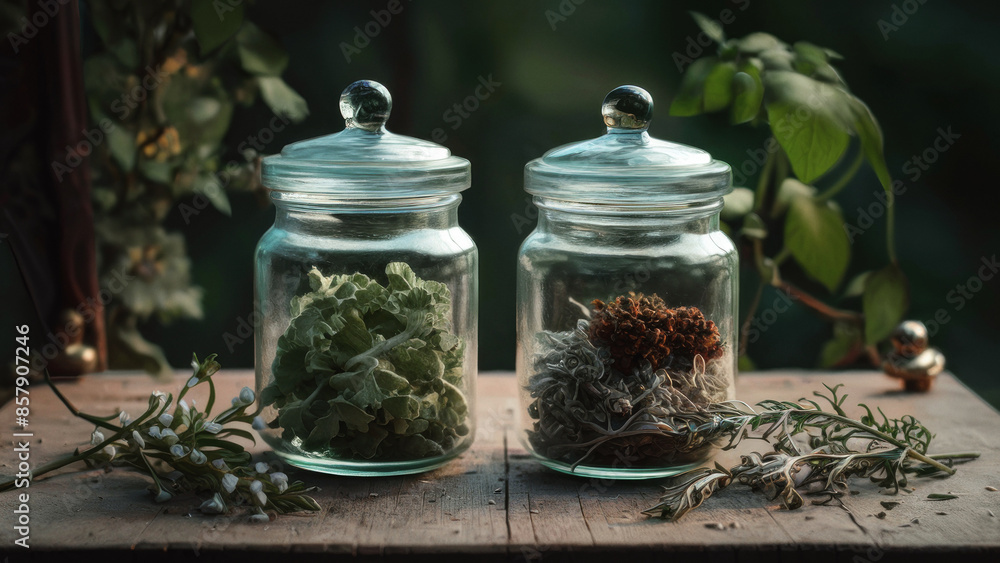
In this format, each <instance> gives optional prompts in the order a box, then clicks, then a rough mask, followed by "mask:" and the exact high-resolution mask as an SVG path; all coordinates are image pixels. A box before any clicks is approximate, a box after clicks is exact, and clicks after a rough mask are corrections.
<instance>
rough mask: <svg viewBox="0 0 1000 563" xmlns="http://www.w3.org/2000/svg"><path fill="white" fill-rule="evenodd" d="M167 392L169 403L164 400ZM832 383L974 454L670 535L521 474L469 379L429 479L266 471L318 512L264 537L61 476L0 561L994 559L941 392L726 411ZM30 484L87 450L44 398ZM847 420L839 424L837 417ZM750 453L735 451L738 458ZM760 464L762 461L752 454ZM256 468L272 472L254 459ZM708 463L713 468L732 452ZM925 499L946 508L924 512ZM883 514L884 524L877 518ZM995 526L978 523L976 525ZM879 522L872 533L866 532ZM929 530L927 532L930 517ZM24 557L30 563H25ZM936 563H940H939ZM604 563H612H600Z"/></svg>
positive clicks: (106, 399)
mask: <svg viewBox="0 0 1000 563" xmlns="http://www.w3.org/2000/svg"><path fill="white" fill-rule="evenodd" d="M183 381H184V375H178V379H177V380H176V381H175V382H174V383H173V384H172V385H171V386H170V387H171V388H173V387H177V386H179V385H181V384H182V382H183ZM216 381H217V384H218V387H219V392H220V400H225V399H226V398H228V397H231V396H234V395H236V393H237V392H238V390H239V388H240V387H242V386H244V385H252V384H253V374H252V373H250V372H244V371H227V372H223V373H220V374H218V375H217V376H216ZM822 383H827V384H830V385H833V384H837V383H843V384H844V386H845V389H846V391H847V393H848V394H849V395H850V396H849V397H848V399H847V404H848V405H854V404H856V403H858V402H867V403H870V404H877V405H880V406H881V407H882V408H883V410H884V411H885V413H886V414H887V415H889V416H901V415H903V414H912V415H914V416H916V417H917V418H919V419H921V420H922V421H923V422H924V423H925V424H926V425H927V426H928V427H930V428H931V430H932V431H934V432H936V433H937V437H936V439H935V443H934V445H933V447H932V450H933V451H935V452H942V451H944V450H947V451H968V450H977V451H980V452H982V454H983V455H982V458H981V459H979V460H977V461H975V462H972V463H968V464H964V465H962V466H961V467H960V469H959V471H958V473H957V474H956V475H955V476H953V477H949V478H947V479H923V480H919V479H918V480H911V482H910V485H911V486H912V487H913V488H914V490H912V491H909V492H906V493H902V494H900V495H898V496H886V495H885V494H883V493H882V492H881V491H880V490H879V489H878V488H877V487H876V486H875V485H873V484H872V483H868V482H862V481H855V482H854V483H853V484H852V489H853V491H854V492H855V494H851V495H849V496H847V497H845V498H844V499H843V506H842V507H841V506H835V505H830V506H813V505H807V506H805V507H803V508H802V509H800V510H796V511H787V510H782V509H780V508H779V507H778V506H777V505H776V503H772V502H769V501H768V500H767V499H765V498H763V497H760V496H757V495H754V494H751V493H750V492H748V491H745V490H742V489H733V490H728V491H723V492H722V493H720V494H719V495H717V496H715V497H713V498H711V499H709V501H707V502H706V503H705V505H704V506H702V507H701V508H699V509H697V510H695V511H693V512H691V513H690V514H688V515H687V516H686V517H685V518H683V519H682V520H681V521H680V522H677V523H666V522H662V521H659V520H651V519H647V518H645V517H644V516H642V515H641V510H642V509H644V508H646V507H648V506H650V505H651V504H653V503H654V502H655V499H656V497H657V496H658V493H659V490H660V488H659V484H658V482H656V481H618V482H613V481H610V480H600V479H586V478H580V477H573V476H567V475H562V474H560V473H556V472H554V471H551V470H549V469H546V468H544V467H542V466H541V465H539V464H538V463H536V462H534V461H533V460H532V459H531V457H530V456H529V455H528V454H527V452H526V451H525V450H524V449H523V447H522V445H521V444H520V442H519V440H518V437H519V434H520V431H519V430H518V427H517V425H516V422H515V419H516V417H517V416H518V413H519V410H520V407H519V405H518V403H517V399H516V384H515V381H514V378H513V377H512V375H511V374H499V373H495V374H487V375H482V376H480V378H479V384H478V387H479V392H478V406H477V408H478V428H477V436H476V441H475V444H474V445H473V447H472V448H471V449H470V450H469V451H468V452H466V453H465V454H463V455H462V456H461V457H460V458H459V459H457V460H455V461H454V462H452V463H450V464H448V465H447V466H445V467H443V468H440V469H438V470H435V471H432V472H429V473H425V474H421V475H414V476H405V477H383V478H348V477H334V476H329V475H320V474H313V473H309V472H306V471H302V470H297V469H294V468H291V467H285V468H283V469H284V470H285V471H286V472H287V473H288V474H289V475H290V477H291V478H292V479H301V480H304V481H306V482H308V483H310V484H315V485H318V486H319V487H320V488H321V491H320V492H319V493H317V494H316V495H315V497H316V499H317V501H318V502H319V503H320V505H321V506H322V508H323V510H322V512H320V513H318V514H308V515H285V516H281V517H279V518H277V519H276V520H274V521H272V522H270V523H268V524H264V525H255V524H251V523H249V522H248V521H247V518H246V514H243V513H239V512H237V513H234V514H233V515H231V516H205V515H202V514H200V513H199V512H198V511H197V507H198V505H199V504H200V502H201V499H199V498H196V497H194V496H186V497H180V498H175V499H173V500H172V501H170V502H168V503H166V504H162V505H157V504H154V503H153V502H152V501H151V499H150V497H149V494H148V493H147V492H146V490H145V488H146V486H148V485H149V481H148V480H147V479H146V478H145V477H143V476H141V475H139V474H137V473H134V472H131V471H128V470H125V469H114V470H113V471H111V472H105V471H103V470H86V469H82V470H81V468H80V467H71V468H64V469H62V470H60V471H58V472H57V473H55V474H54V475H50V476H47V477H46V478H43V479H41V480H38V481H35V482H33V483H32V484H31V487H30V488H29V489H27V492H28V493H30V495H31V498H30V509H31V512H30V515H31V540H30V541H31V546H32V548H31V549H30V550H23V549H21V548H17V547H16V546H14V547H11V546H12V542H13V540H14V538H15V533H14V531H13V527H12V526H13V522H14V514H13V511H14V509H15V508H16V505H17V504H18V503H17V502H16V500H17V499H16V495H15V494H13V493H6V494H3V495H0V522H2V523H3V525H0V546H2V547H0V549H2V550H3V551H4V552H8V553H10V556H11V561H22V560H54V559H57V558H58V559H64V558H65V555H66V554H67V553H84V552H86V553H88V554H90V555H98V554H106V555H108V556H111V557H114V558H115V560H116V561H117V560H121V559H122V558H123V557H124V558H126V559H127V560H142V561H143V562H144V563H149V562H151V561H156V560H160V559H163V560H170V559H173V558H174V557H176V556H180V555H183V554H188V555H191V554H195V555H201V554H206V555H210V556H211V557H212V559H213V560H220V561H228V560H232V561H236V560H241V561H246V560H247V559H246V558H247V556H248V555H252V554H271V555H273V556H279V555H280V554H282V553H284V554H288V555H294V557H295V559H296V560H297V561H306V560H320V559H322V560H324V561H329V560H331V558H332V559H334V560H336V559H340V558H344V559H349V560H406V561H409V562H412V561H422V560H428V561H430V560H435V561H439V560H441V559H442V558H448V557H454V558H455V559H456V560H459V559H461V560H468V556H469V555H473V554H474V555H475V556H476V559H477V560H482V561H494V560H496V561H506V560H518V561H536V560H545V561H560V560H566V561H584V560H587V561H589V560H592V561H603V562H608V559H609V557H614V558H615V559H616V560H617V559H622V558H628V559H629V560H630V563H631V560H635V561H644V560H663V558H664V557H665V556H667V554H672V555H671V557H674V556H680V555H682V554H689V555H696V556H697V557H698V559H699V560H702V561H736V560H739V561H754V560H767V561H776V560H786V559H787V560H801V559H802V558H803V557H808V558H809V560H810V561H852V562H855V561H857V562H862V561H869V562H871V563H875V562H881V561H893V560H907V561H914V560H920V559H923V558H930V557H940V556H941V555H942V554H951V555H953V556H961V557H962V558H963V563H964V561H965V560H970V559H972V560H975V559H979V558H990V559H992V558H993V557H994V556H996V555H1000V492H990V491H988V490H986V487H988V486H992V487H997V488H1000V470H998V465H997V459H998V455H1000V413H997V412H996V411H995V410H993V409H992V408H991V407H990V406H989V405H987V404H986V403H985V402H983V401H982V400H981V399H979V398H978V397H976V396H975V395H974V394H972V393H971V392H970V391H969V390H968V389H966V388H965V387H964V386H963V385H962V384H961V383H959V382H958V381H957V380H956V379H954V378H953V377H951V376H949V375H944V376H941V377H939V380H938V382H937V383H936V386H935V389H934V390H933V391H932V392H931V393H929V394H926V395H910V394H904V393H902V392H899V391H896V389H897V387H896V384H895V383H894V382H893V381H892V380H889V379H888V378H885V377H884V376H882V375H880V374H876V373H816V372H805V373H803V372H794V371H788V372H767V373H762V374H751V375H744V376H742V377H741V379H740V381H739V383H738V395H739V396H740V398H741V399H743V400H745V401H747V402H751V403H752V402H756V401H758V400H761V399H764V398H775V399H787V400H795V399H798V398H800V397H803V396H806V395H811V393H812V391H813V390H815V389H817V388H821V387H822ZM161 387H162V388H166V387H168V386H165V385H164V384H163V383H162V382H159V383H157V382H154V381H152V380H151V379H149V378H148V377H146V376H144V375H137V374H105V375H99V376H90V377H88V378H85V379H84V380H82V381H79V382H73V383H65V384H62V387H61V388H62V389H63V392H64V393H65V394H66V395H67V396H68V397H70V399H71V400H72V401H73V402H74V403H76V405H77V406H78V407H80V408H81V409H83V410H86V411H87V412H90V413H95V414H101V413H109V414H110V413H113V412H115V411H116V410H117V409H119V408H121V409H124V410H126V411H134V412H138V411H140V410H141V409H142V407H143V406H144V405H145V403H146V399H147V397H148V395H149V393H150V392H151V391H152V390H153V389H156V388H161ZM31 401H32V403H31V405H32V414H31V421H30V422H31V424H30V426H29V430H31V431H32V432H33V433H34V438H33V439H32V440H33V441H32V443H31V455H32V457H31V463H32V465H33V466H38V465H41V464H42V463H44V462H47V461H49V460H52V459H55V458H57V457H60V456H62V455H64V454H66V453H69V452H72V451H73V449H74V448H76V447H77V446H80V445H83V444H86V443H87V442H88V441H89V435H90V431H91V430H92V429H91V428H89V427H87V425H86V424H84V423H82V421H79V420H78V419H75V418H73V417H72V416H71V415H70V414H69V413H68V412H67V411H66V409H65V408H64V407H63V406H62V405H61V404H60V403H59V402H58V401H57V400H56V398H55V396H54V395H53V394H52V393H51V391H50V390H48V389H47V388H45V387H44V385H41V384H36V385H34V386H33V387H32V388H31ZM848 412H849V414H852V415H858V414H859V411H858V410H857V409H848ZM14 418H15V417H14V412H13V405H10V404H8V405H6V406H4V407H3V409H0V429H2V431H3V433H4V434H6V436H4V438H3V442H2V444H0V473H3V474H8V475H10V474H13V473H14V472H15V464H16V459H15V455H16V454H15V453H14V451H13V440H14V438H13V437H12V436H11V435H12V433H13V432H15V431H17V430H18V429H17V428H16V427H15V426H13V421H14ZM757 444H758V443H756V442H753V441H749V442H746V443H745V445H744V446H743V447H741V451H747V450H746V449H743V448H749V449H752V448H753V447H754V446H755V445H757ZM759 445H760V446H761V447H763V446H764V444H763V443H759ZM252 451H254V452H256V453H257V454H258V455H260V456H261V458H262V459H265V460H268V461H271V462H272V463H275V464H277V463H280V462H279V461H278V460H277V459H276V458H274V457H273V456H272V455H271V454H269V453H268V452H266V448H265V447H264V446H263V445H258V446H256V447H255V448H253V450H252ZM717 459H718V460H719V461H721V462H722V463H723V464H724V465H727V466H728V465H730V464H732V463H734V462H735V461H736V460H737V459H738V453H737V452H722V453H720V454H719V455H718V456H717ZM931 493H952V494H955V495H958V498H956V499H954V500H947V501H931V500H927V495H928V494H931ZM887 500H893V501H900V502H901V504H899V505H898V506H896V507H895V508H893V509H892V510H886V509H885V508H884V507H883V506H882V505H881V504H880V501H887ZM991 512H992V513H993V514H995V515H996V516H991V515H990V513H991ZM880 513H882V514H881V517H880V516H879V515H880ZM942 513H944V514H942ZM28 555H30V556H31V557H27V556H28ZM939 560H940V559H939ZM615 563H617V561H615Z"/></svg>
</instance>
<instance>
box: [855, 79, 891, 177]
mask: <svg viewBox="0 0 1000 563" xmlns="http://www.w3.org/2000/svg"><path fill="white" fill-rule="evenodd" d="M848 99H849V102H850V109H851V116H852V118H853V122H852V123H853V125H854V131H855V132H856V133H857V135H858V138H859V139H860V140H861V150H862V151H864V153H865V158H866V159H867V160H868V164H869V165H871V167H872V170H874V171H875V175H876V176H877V177H878V181H879V183H880V184H882V188H883V189H884V190H885V191H886V193H890V192H892V178H891V177H890V176H889V168H888V167H887V166H886V164H885V154H884V153H883V152H882V129H881V128H880V127H879V125H878V121H876V120H875V116H874V115H872V112H871V110H870V109H868V106H867V105H865V103H864V102H862V101H861V100H859V99H857V98H855V97H854V96H848Z"/></svg>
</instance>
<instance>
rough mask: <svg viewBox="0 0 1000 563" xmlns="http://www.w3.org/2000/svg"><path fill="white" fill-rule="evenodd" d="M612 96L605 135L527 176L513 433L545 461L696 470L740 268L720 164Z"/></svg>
mask: <svg viewBox="0 0 1000 563" xmlns="http://www.w3.org/2000/svg"><path fill="white" fill-rule="evenodd" d="M652 108H653V102H652V98H651V97H650V96H649V94H648V93H647V92H646V91H645V90H643V89H641V88H638V87H635V86H623V87H620V88H617V89H615V90H613V91H612V92H611V93H610V94H608V96H607V98H606V99H605V102H604V105H603V108H602V113H603V116H604V122H605V125H607V127H608V130H607V134H605V135H602V136H600V137H598V138H596V139H593V140H589V141H583V142H580V143H574V144H570V145H566V146H563V147H558V148H556V149H553V150H551V151H549V152H548V153H546V154H545V155H544V156H543V157H541V158H539V159H536V160H534V161H532V162H530V163H529V164H528V165H527V166H526V168H525V189H526V191H528V193H530V194H532V195H533V196H534V203H535V205H536V206H537V207H538V211H539V213H538V225H537V227H536V229H535V231H534V232H532V233H531V235H529V236H528V238H527V239H526V240H525V241H524V244H523V245H522V246H521V251H520V254H519V257H518V283H517V289H518V305H517V319H518V320H517V323H518V324H517V326H518V358H517V360H518V361H517V373H518V378H519V387H520V394H521V402H522V405H523V411H522V413H521V414H522V416H521V420H522V425H521V438H522V442H523V444H524V446H525V447H526V448H527V449H528V450H529V451H530V452H531V453H532V454H533V455H534V456H535V457H536V458H537V459H538V460H540V461H541V462H542V463H543V464H545V465H546V466H548V467H551V468H553V469H556V470H558V471H563V472H566V473H571V474H576V475H584V476H591V477H612V478H624V479H630V478H631V479H643V478H653V477H662V476H668V475H673V474H676V473H680V472H682V471H684V470H687V469H690V468H691V467H693V466H695V465H697V464H699V463H701V462H703V461H704V460H705V459H706V458H707V457H709V456H710V455H711V453H712V452H713V451H714V449H715V445H716V443H717V441H718V440H719V439H720V437H721V436H722V432H721V429H720V428H719V420H717V419H718V417H716V416H713V415H712V414H711V413H710V412H708V409H707V407H708V406H709V405H711V404H713V403H718V402H721V401H726V400H729V399H732V398H733V391H734V377H735V373H736V356H737V354H736V326H735V323H736V304H737V303H736V297H737V288H736V286H737V265H738V259H737V254H736V249H735V246H734V245H733V243H732V241H731V240H730V239H729V237H727V236H726V235H725V234H724V233H723V232H722V231H721V230H720V222H719V212H720V211H721V209H722V205H723V200H722V198H723V196H724V195H725V194H726V193H728V192H729V191H731V189H732V188H731V172H730V168H729V165H727V164H725V163H723V162H719V161H716V160H713V159H712V157H711V156H710V155H709V154H708V153H706V152H704V151H702V150H699V149H696V148H693V147H688V146H685V145H680V144H676V143H670V142H666V141H661V140H657V139H654V138H652V137H650V136H649V134H648V133H647V131H646V130H647V128H648V126H649V122H650V118H651V116H652Z"/></svg>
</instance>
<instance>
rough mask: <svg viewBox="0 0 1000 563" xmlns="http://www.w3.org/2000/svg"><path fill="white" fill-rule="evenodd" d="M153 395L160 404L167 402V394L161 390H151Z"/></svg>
mask: <svg viewBox="0 0 1000 563" xmlns="http://www.w3.org/2000/svg"><path fill="white" fill-rule="evenodd" d="M153 396H154V397H156V400H157V401H159V403H160V404H161V405H162V404H164V403H166V402H167V394H166V393H164V392H163V391H160V390H156V391H153Z"/></svg>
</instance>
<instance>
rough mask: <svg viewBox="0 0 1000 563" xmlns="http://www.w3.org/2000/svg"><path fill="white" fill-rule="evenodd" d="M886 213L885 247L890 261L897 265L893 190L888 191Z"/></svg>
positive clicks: (894, 195) (894, 196)
mask: <svg viewBox="0 0 1000 563" xmlns="http://www.w3.org/2000/svg"><path fill="white" fill-rule="evenodd" d="M885 193H886V196H887V197H886V207H887V208H888V209H886V211H885V246H886V251H887V252H888V254H889V261H890V262H892V263H893V264H895V263H896V262H897V261H898V260H899V259H898V258H897V256H896V205H895V204H896V194H894V193H893V192H892V190H886V192H885Z"/></svg>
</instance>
